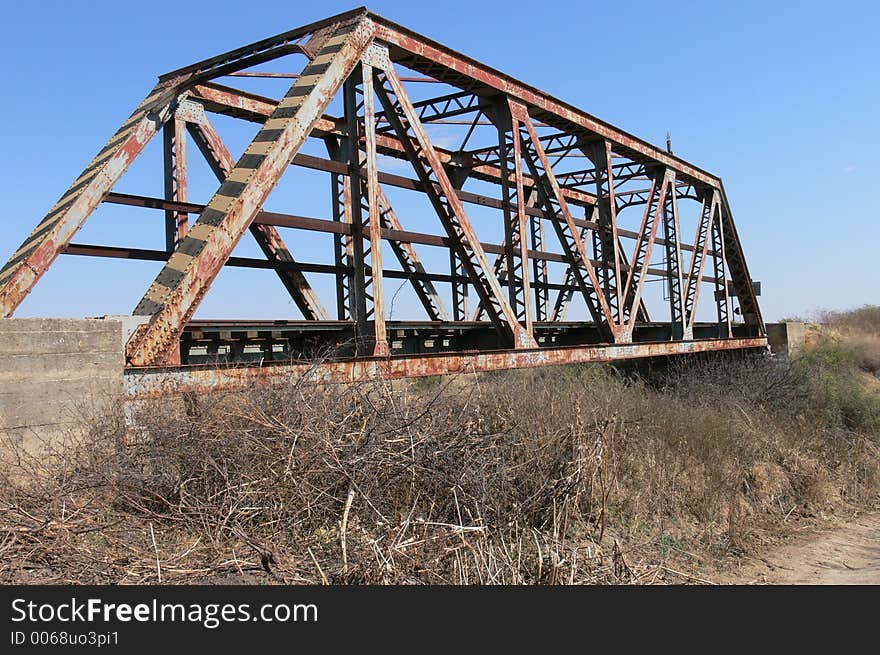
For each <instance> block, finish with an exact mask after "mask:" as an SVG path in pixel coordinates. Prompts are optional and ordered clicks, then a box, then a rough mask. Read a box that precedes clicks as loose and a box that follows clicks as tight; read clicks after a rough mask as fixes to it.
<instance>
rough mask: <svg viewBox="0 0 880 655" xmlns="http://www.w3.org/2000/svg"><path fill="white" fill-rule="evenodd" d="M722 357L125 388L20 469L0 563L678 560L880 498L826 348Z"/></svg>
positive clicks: (60, 570)
mask: <svg viewBox="0 0 880 655" xmlns="http://www.w3.org/2000/svg"><path fill="white" fill-rule="evenodd" d="M723 367H724V371H725V375H723V376H719V374H718V370H719V369H718V362H715V363H714V364H713V363H711V362H706V361H701V360H695V361H692V362H691V363H690V364H689V366H688V367H681V366H676V367H673V368H670V369H669V370H668V371H667V373H666V374H665V375H662V376H660V377H659V379H649V380H641V379H638V378H633V377H624V376H622V375H620V374H618V373H616V372H615V371H614V370H613V369H611V368H608V367H603V366H579V367H570V368H563V369H538V370H534V371H511V372H506V373H493V374H486V375H475V376H459V377H448V378H443V379H436V380H431V381H429V382H424V381H404V382H393V383H392V382H375V383H361V384H345V385H328V386H319V385H315V384H311V383H308V382H306V381H304V380H301V379H300V380H296V379H294V380H291V381H290V382H289V383H288V384H287V385H286V386H284V387H280V388H274V389H256V388H255V389H251V390H249V391H247V392H244V393H238V394H214V395H209V396H203V397H198V398H189V399H188V400H186V401H184V400H183V399H178V400H176V401H172V400H169V399H164V400H162V401H161V402H145V403H141V404H139V405H136V406H130V407H127V408H122V407H120V408H118V411H116V412H115V413H113V414H111V415H102V416H96V417H95V421H94V424H93V426H92V429H91V431H90V434H88V435H86V436H85V437H84V438H83V439H82V440H80V441H79V443H78V444H75V445H74V446H72V447H71V448H68V449H66V450H64V451H63V452H58V453H55V454H54V456H52V457H49V458H44V459H40V460H39V461H32V462H25V463H24V464H23V465H20V466H17V467H7V469H6V470H3V471H0V474H2V475H3V479H2V481H0V482H2V484H0V503H2V504H3V507H4V512H3V514H2V517H0V530H2V531H3V534H4V535H5V540H4V541H3V543H2V545H0V576H2V578H3V579H6V580H19V581H21V580H24V581H27V580H32V579H36V580H43V581H59V582H60V581H70V582H158V581H160V574H161V580H162V581H164V582H180V581H185V582H190V581H224V582H230V581H232V582H236V581H238V582H273V581H279V582H287V583H291V582H312V583H314V582H345V583H424V582H434V583H465V584H469V583H484V584H487V583H510V584H524V583H526V584H532V583H584V582H650V581H663V580H669V579H674V580H676V581H681V580H682V579H688V575H687V574H682V573H681V571H682V570H683V569H686V568H687V566H693V567H699V566H701V565H702V564H703V563H704V562H705V561H707V558H710V557H714V556H717V555H718V554H723V553H731V552H739V551H742V550H747V549H748V548H749V547H750V544H751V543H753V540H754V538H755V536H756V535H757V534H760V533H761V532H762V531H764V530H770V529H779V526H780V525H782V523H783V522H784V521H783V519H785V520H788V519H789V518H790V517H792V516H794V517H803V516H809V515H810V514H812V513H815V512H816V511H817V510H818V508H819V507H826V506H829V504H831V503H835V502H844V499H846V500H848V501H850V502H861V503H867V502H870V501H871V499H873V498H875V497H876V491H877V485H878V481H880V480H878V478H880V474H878V470H880V467H878V452H877V448H876V445H874V444H873V443H872V442H871V441H870V438H868V437H867V436H862V435H859V434H857V433H856V432H853V431H852V430H851V429H850V428H848V427H847V426H846V425H844V424H842V423H840V422H836V423H835V422H833V421H831V420H830V419H829V421H826V422H824V423H817V422H815V421H812V420H811V419H810V418H808V417H806V416H805V415H803V412H802V411H801V410H802V409H803V408H804V407H805V406H807V404H808V399H809V397H810V393H812V392H811V389H812V387H810V385H809V384H808V383H807V382H805V378H804V375H805V373H804V372H803V371H805V370H808V369H806V368H804V369H797V368H791V367H790V366H789V365H787V364H786V365H782V364H780V363H778V362H774V361H769V360H763V359H762V360H759V359H755V360H740V361H736V360H729V361H725V362H724V363H723ZM123 410H125V411H123ZM28 467H30V468H28ZM13 469H14V471H16V472H17V473H16V475H17V478H16V479H13V478H14V477H15V476H14V475H13ZM25 470H26V471H27V472H28V473H27V475H22V471H25ZM828 489H832V490H833V492H834V493H830V492H828ZM154 539H155V543H154V541H153V540H154ZM157 561H158V563H157ZM670 561H671V562H676V563H675V565H674V566H670V565H669V564H670ZM682 576H684V577H682ZM695 579H696V578H695Z"/></svg>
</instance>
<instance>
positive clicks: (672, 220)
mask: <svg viewBox="0 0 880 655" xmlns="http://www.w3.org/2000/svg"><path fill="white" fill-rule="evenodd" d="M668 177H669V187H668V189H667V193H666V199H665V201H664V203H663V206H662V211H661V215H662V217H663V236H664V237H665V238H666V270H667V271H669V276H668V277H667V278H666V280H667V285H668V290H669V315H670V318H671V322H672V330H671V335H672V338H673V339H691V338H692V337H693V332H692V331H691V330H690V329H689V324H688V323H687V318H686V315H685V309H684V304H685V301H684V295H683V292H684V282H683V280H682V272H681V269H682V265H681V240H680V234H681V227H680V221H679V217H678V198H677V197H676V193H675V173H674V172H673V171H669V172H668Z"/></svg>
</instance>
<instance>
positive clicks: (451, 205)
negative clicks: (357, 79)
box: [376, 61, 536, 347]
mask: <svg viewBox="0 0 880 655" xmlns="http://www.w3.org/2000/svg"><path fill="white" fill-rule="evenodd" d="M376 82H377V83H376V90H377V92H378V95H379V100H380V101H381V103H382V106H383V108H384V109H385V114H386V116H388V118H389V120H390V121H391V123H392V125H393V126H394V129H395V131H396V132H397V135H398V138H399V139H400V141H401V142H402V143H404V146H405V147H407V149H408V150H409V156H410V161H411V163H412V164H413V167H414V168H415V169H416V173H417V174H418V176H419V179H420V180H421V181H422V184H423V185H424V190H425V192H426V193H427V195H428V197H429V199H430V200H431V204H432V205H433V206H434V209H435V211H436V212H437V215H438V217H439V218H440V221H441V223H442V224H443V226H444V228H445V229H446V232H447V234H448V235H449V238H450V240H452V242H453V244H454V247H455V249H456V250H457V253H458V256H459V258H460V259H461V263H462V265H463V267H464V269H465V271H466V272H467V274H468V277H470V278H471V279H472V281H473V284H474V287H475V289H476V291H477V294H478V295H479V296H480V300H481V301H482V302H483V303H484V305H485V307H486V308H487V313H488V315H489V318H490V319H491V320H492V323H493V324H494V325H495V327H496V329H498V331H499V333H500V334H501V335H502V337H506V338H508V340H509V341H510V342H511V343H512V344H513V345H515V346H516V347H534V346H535V345H536V344H535V341H534V337H532V335H531V333H530V332H529V331H528V330H527V329H525V328H524V327H523V326H521V325H520V324H519V323H518V321H517V316H516V314H515V313H514V311H513V309H512V308H511V307H510V305H509V304H508V303H507V301H506V300H505V298H504V294H503V291H502V289H501V285H500V284H499V283H498V278H497V277H496V276H495V273H494V271H492V268H491V266H490V264H489V261H488V259H487V258H486V254H485V252H483V249H482V247H481V246H480V243H479V239H478V237H477V235H476V232H474V229H473V226H472V225H471V223H470V219H469V218H468V216H467V213H466V212H465V210H464V206H463V205H462V203H461V200H459V198H458V195H457V194H456V189H455V187H454V186H453V184H452V182H451V181H450V179H449V177H448V176H447V174H446V171H445V170H444V169H443V163H442V162H441V161H440V158H439V157H438V156H437V153H436V151H435V150H434V147H433V144H432V143H431V140H430V139H429V138H428V135H427V134H426V133H425V130H424V127H423V126H422V124H421V122H420V121H419V118H418V116H417V115H416V113H415V110H414V109H413V108H412V105H411V104H410V102H409V98H408V96H407V94H406V92H405V91H404V89H403V85H402V83H401V81H400V78H399V76H398V75H397V72H396V71H395V70H394V67H393V66H392V65H391V63H390V61H388V63H387V68H385V69H384V70H382V71H381V73H379V72H377V76H376ZM415 144H418V147H417V148H416V145H415Z"/></svg>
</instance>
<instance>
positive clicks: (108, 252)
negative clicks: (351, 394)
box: [62, 243, 710, 322]
mask: <svg viewBox="0 0 880 655" xmlns="http://www.w3.org/2000/svg"><path fill="white" fill-rule="evenodd" d="M495 248H496V249H498V250H501V246H495ZM62 254H63V255H77V256H80V257H103V258H109V259H133V260H139V261H152V262H164V261H167V260H168V253H167V252H165V251H164V250H151V249H148V248H121V247H118V246H100V245H95V244H89V243H71V244H69V245H68V246H67V248H66V249H65V251H64V252H63V253H62ZM224 266H231V267H232V268H253V269H258V270H272V271H276V272H278V271H284V272H291V273H319V274H328V275H339V274H340V273H342V274H350V273H351V272H352V268H351V267H350V266H346V265H345V264H342V265H338V266H337V265H334V264H315V263H308V262H299V261H296V262H284V261H269V260H267V259H256V258H253V257H230V258H229V259H227V260H226V262H225V263H224ZM366 272H367V273H368V274H370V273H372V269H371V268H369V267H367V268H366ZM382 275H383V277H386V278H392V279H395V280H407V281H409V282H411V283H412V282H414V281H418V282H423V283H428V282H449V283H467V282H469V278H468V277H467V276H466V275H463V274H457V275H456V274H454V275H447V274H445V273H428V272H416V271H395V270H393V269H388V268H386V269H384V270H383V271H382ZM707 281H710V280H709V278H707ZM500 284H501V285H502V286H505V285H506V284H507V281H506V280H503V281H501V282H500ZM541 286H542V288H546V289H548V290H554V291H555V290H559V289H564V288H565V287H564V286H563V285H562V284H558V283H553V282H548V283H546V284H545V285H541ZM440 322H442V321H440Z"/></svg>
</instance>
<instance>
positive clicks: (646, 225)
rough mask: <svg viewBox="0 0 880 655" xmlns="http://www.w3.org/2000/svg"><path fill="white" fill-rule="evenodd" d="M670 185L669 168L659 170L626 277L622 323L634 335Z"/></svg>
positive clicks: (630, 334)
mask: <svg viewBox="0 0 880 655" xmlns="http://www.w3.org/2000/svg"><path fill="white" fill-rule="evenodd" d="M669 185H670V171H669V169H664V170H663V171H662V173H658V174H657V175H656V176H655V179H654V185H653V187H652V189H651V200H650V202H649V203H648V204H647V205H645V213H644V216H643V217H642V227H641V229H640V230H639V239H638V241H636V250H635V253H636V254H635V257H633V265H632V268H631V270H630V271H629V275H628V276H627V278H626V285H625V286H624V288H623V297H622V311H621V324H624V325H626V329H627V331H628V332H629V336H630V337H631V336H632V329H633V325H634V324H635V321H636V316H637V313H636V312H635V311H633V307H634V306H638V303H639V302H640V301H641V299H642V292H643V290H644V288H645V277H646V273H647V270H648V267H649V265H650V263H651V252H652V251H653V249H654V243H655V242H656V239H657V227H658V226H659V224H660V220H659V219H660V216H659V214H660V213H661V212H662V211H663V206H664V203H665V202H666V194H667V193H668V192H669Z"/></svg>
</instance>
